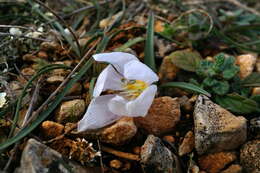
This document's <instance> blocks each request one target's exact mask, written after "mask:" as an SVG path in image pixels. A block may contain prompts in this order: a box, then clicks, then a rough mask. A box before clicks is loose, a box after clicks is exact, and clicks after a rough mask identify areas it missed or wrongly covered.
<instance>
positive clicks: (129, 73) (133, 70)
mask: <svg viewBox="0 0 260 173" xmlns="http://www.w3.org/2000/svg"><path fill="white" fill-rule="evenodd" d="M124 77H125V78H127V79H137V80H142V81H145V82H146V83H148V84H151V83H153V82H156V81H158V80H159V78H158V76H157V74H156V73H154V72H153V71H152V69H150V68H149V67H148V66H147V65H145V64H143V63H141V62H140V61H135V60H133V61H130V62H128V63H127V64H125V66H124Z"/></svg>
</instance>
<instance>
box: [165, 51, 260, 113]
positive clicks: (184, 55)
mask: <svg viewBox="0 0 260 173" xmlns="http://www.w3.org/2000/svg"><path fill="white" fill-rule="evenodd" d="M170 58H171V60H172V63H173V64H174V65H176V66H177V67H179V68H180V69H182V70H185V71H189V72H194V73H195V74H196V75H195V77H194V78H189V79H187V80H188V81H189V82H190V83H191V84H194V85H196V86H199V87H200V88H202V89H204V90H206V91H207V92H209V93H210V94H211V95H212V99H213V100H214V101H215V102H216V103H218V104H219V105H221V106H222V107H224V108H226V109H228V110H230V111H231V112H234V113H239V114H249V113H253V112H260V108H259V105H260V96H250V91H251V89H252V87H258V86H260V73H252V74H251V75H249V76H248V77H246V78H245V79H240V78H239V76H238V72H239V67H238V66H237V65H236V64H235V57H233V56H228V55H226V54H224V53H220V54H218V55H216V56H215V57H214V58H213V59H211V60H208V59H202V58H201V57H200V55H199V53H197V52H194V51H190V50H182V51H176V52H173V53H172V54H171V55H170Z"/></svg>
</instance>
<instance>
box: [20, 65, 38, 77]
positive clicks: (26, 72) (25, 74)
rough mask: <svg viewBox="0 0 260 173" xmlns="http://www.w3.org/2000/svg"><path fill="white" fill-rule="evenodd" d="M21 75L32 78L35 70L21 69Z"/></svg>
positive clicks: (29, 68)
mask: <svg viewBox="0 0 260 173" xmlns="http://www.w3.org/2000/svg"><path fill="white" fill-rule="evenodd" d="M21 73H22V74H23V75H24V76H32V75H34V74H35V70H34V69H33V68H31V67H26V68H23V69H22V70H21Z"/></svg>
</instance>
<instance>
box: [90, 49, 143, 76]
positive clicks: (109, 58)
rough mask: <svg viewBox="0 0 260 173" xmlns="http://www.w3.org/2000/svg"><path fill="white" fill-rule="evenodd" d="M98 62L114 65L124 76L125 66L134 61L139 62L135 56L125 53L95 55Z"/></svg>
mask: <svg viewBox="0 0 260 173" xmlns="http://www.w3.org/2000/svg"><path fill="white" fill-rule="evenodd" d="M93 57H94V59H95V60H96V61H100V62H108V63H110V64H112V65H113V66H114V67H115V68H116V69H117V71H118V72H119V73H121V74H123V72H124V65H125V64H126V63H128V62H129V61H132V60H137V61H139V60H138V58H136V57H135V56H134V55H132V54H129V53H124V52H112V53H100V54H95V55H93Z"/></svg>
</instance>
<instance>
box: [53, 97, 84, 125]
mask: <svg viewBox="0 0 260 173" xmlns="http://www.w3.org/2000/svg"><path fill="white" fill-rule="evenodd" d="M85 109H86V105H85V102H84V100H82V99H74V100H70V101H65V102H62V103H61V105H60V106H59V108H58V110H57V111H56V113H55V117H54V118H55V120H56V121H57V122H58V123H66V122H77V121H78V120H79V119H80V118H81V115H82V114H83V113H84V112H85Z"/></svg>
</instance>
